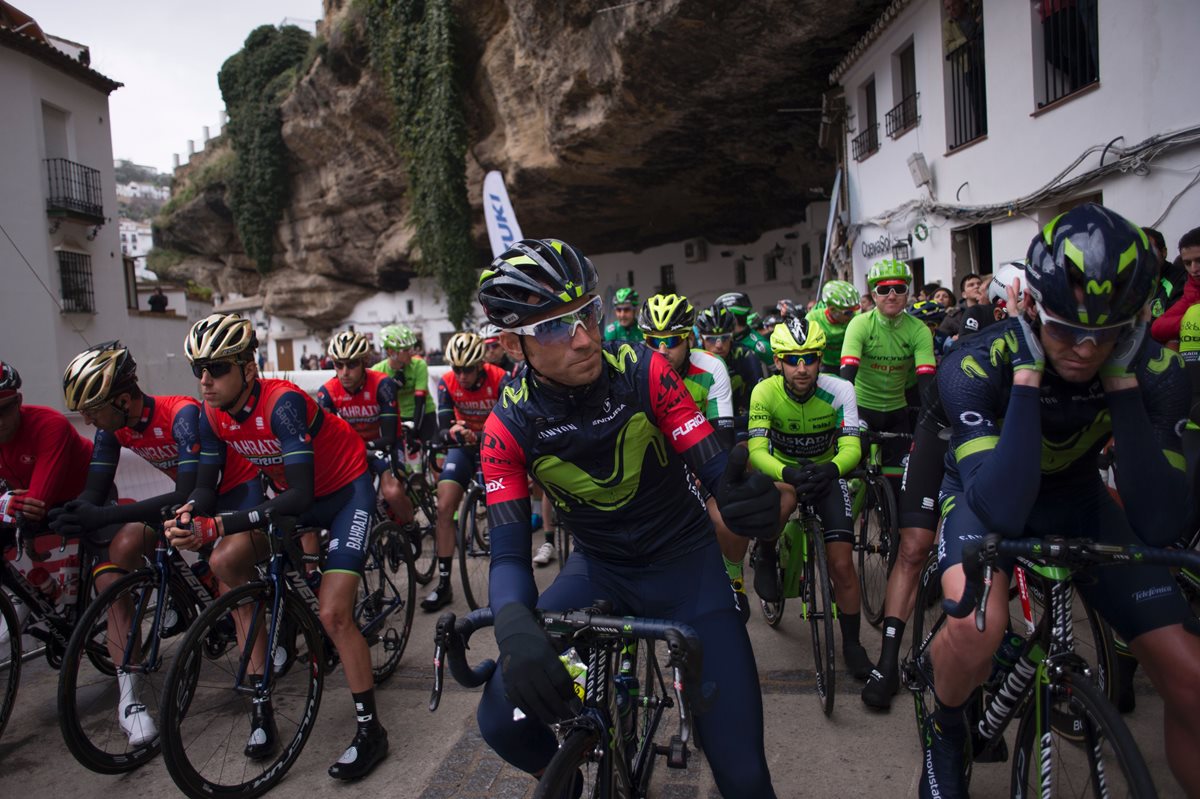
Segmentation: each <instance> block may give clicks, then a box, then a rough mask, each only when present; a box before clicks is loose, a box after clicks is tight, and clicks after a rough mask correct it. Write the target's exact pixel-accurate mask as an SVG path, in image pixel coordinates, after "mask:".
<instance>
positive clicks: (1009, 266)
mask: <svg viewBox="0 0 1200 799" xmlns="http://www.w3.org/2000/svg"><path fill="white" fill-rule="evenodd" d="M1013 278H1020V279H1021V291H1020V293H1019V294H1018V295H1017V302H1018V303H1021V302H1024V301H1025V262H1024V261H1009V262H1008V263H1004V264H1001V265H1000V267H999V268H998V269H997V270H996V273H995V274H993V275H992V282H991V283H989V284H988V301H989V302H990V303H991V304H992V307H994V308H1001V309H1004V310H1005V312H1006V313H1007V306H1008V287H1009V286H1011V285H1012V282H1013Z"/></svg>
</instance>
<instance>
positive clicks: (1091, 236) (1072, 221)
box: [1025, 203, 1158, 326]
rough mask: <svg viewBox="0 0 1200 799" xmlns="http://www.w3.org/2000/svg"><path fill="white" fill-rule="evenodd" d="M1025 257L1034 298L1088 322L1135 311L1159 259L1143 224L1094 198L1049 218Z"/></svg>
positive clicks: (1112, 320)
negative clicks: (1078, 293)
mask: <svg viewBox="0 0 1200 799" xmlns="http://www.w3.org/2000/svg"><path fill="white" fill-rule="evenodd" d="M1026 261H1027V263H1028V266H1027V267H1026V269H1025V275H1026V279H1027V280H1028V282H1029V292H1030V294H1032V295H1033V298H1034V299H1035V300H1037V301H1038V303H1039V304H1040V305H1041V306H1042V307H1043V308H1045V309H1046V310H1047V311H1050V312H1051V313H1053V314H1054V315H1055V316H1059V317H1061V318H1062V319H1064V320H1067V321H1070V322H1072V323H1075V324H1082V325H1087V326H1100V325H1115V324H1120V323H1121V322H1126V321H1128V320H1130V319H1132V318H1134V317H1135V316H1137V314H1138V312H1139V311H1140V310H1141V309H1142V306H1144V305H1145V304H1146V303H1147V302H1148V301H1149V299H1150V294H1151V293H1152V292H1153V290H1154V284H1155V281H1156V279H1157V277H1158V259H1157V258H1156V257H1155V255H1154V251H1153V249H1151V247H1150V240H1149V239H1148V238H1147V237H1146V234H1145V233H1143V232H1142V229H1141V228H1140V227H1138V226H1137V225H1135V224H1133V223H1132V222H1130V221H1129V220H1128V219H1125V218H1124V217H1123V216H1120V215H1119V214H1116V213H1114V212H1113V211H1110V210H1109V209H1108V208H1105V207H1104V206H1102V205H1096V204H1094V203H1085V204H1083V205H1079V206H1076V207H1075V208H1072V209H1071V210H1070V211H1067V212H1066V213H1065V214H1060V215H1058V216H1056V217H1054V219H1051V220H1050V222H1049V224H1047V225H1046V227H1045V228H1043V229H1042V232H1041V233H1039V234H1038V235H1037V236H1035V237H1034V239H1033V242H1032V243H1030V245H1029V254H1028V256H1027V258H1026ZM1076 287H1078V288H1079V289H1081V290H1082V292H1083V302H1082V304H1081V303H1080V301H1079V297H1078V296H1077V295H1076Z"/></svg>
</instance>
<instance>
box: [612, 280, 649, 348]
mask: <svg viewBox="0 0 1200 799" xmlns="http://www.w3.org/2000/svg"><path fill="white" fill-rule="evenodd" d="M637 304H638V293H637V292H636V291H635V290H634V289H631V288H621V289H617V293H616V294H614V295H613V315H614V316H616V317H617V319H616V321H614V322H609V323H608V327H606V328H604V340H605V341H641V340H642V331H641V329H640V328H639V327H638V326H637V323H636V313H637Z"/></svg>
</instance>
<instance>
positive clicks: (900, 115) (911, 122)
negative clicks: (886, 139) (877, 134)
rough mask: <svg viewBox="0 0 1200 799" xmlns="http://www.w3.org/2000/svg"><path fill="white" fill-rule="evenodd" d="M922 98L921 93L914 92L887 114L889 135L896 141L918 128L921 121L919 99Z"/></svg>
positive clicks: (885, 118)
mask: <svg viewBox="0 0 1200 799" xmlns="http://www.w3.org/2000/svg"><path fill="white" fill-rule="evenodd" d="M920 96H921V93H920V92H913V93H912V94H910V95H908V96H907V97H905V98H904V99H903V100H901V101H900V102H899V104H898V105H897V106H896V107H895V108H893V109H892V110H891V111H888V112H887V116H886V117H884V121H885V123H886V125H887V135H889V136H891V137H892V138H893V139H894V138H896V137H897V136H899V135H900V134H901V133H904V132H905V131H906V130H909V129H910V128H915V127H916V126H917V123H918V122H920V121H921V115H920V114H918V113H917V98H918V97H920Z"/></svg>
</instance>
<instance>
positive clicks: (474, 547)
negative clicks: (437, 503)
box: [458, 483, 492, 610]
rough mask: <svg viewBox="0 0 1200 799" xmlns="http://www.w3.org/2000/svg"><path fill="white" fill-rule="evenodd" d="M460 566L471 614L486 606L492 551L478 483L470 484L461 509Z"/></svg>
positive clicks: (459, 535) (459, 514)
mask: <svg viewBox="0 0 1200 799" xmlns="http://www.w3.org/2000/svg"><path fill="white" fill-rule="evenodd" d="M458 566H459V577H460V578H461V579H462V587H463V596H464V597H465V598H466V600H467V605H468V606H469V607H470V608H471V610H475V609H477V608H479V607H482V606H483V605H486V604H487V603H488V577H489V572H490V571H491V568H492V547H491V538H490V537H489V535H488V518H487V504H486V501H485V499H484V496H483V488H482V487H480V486H479V485H477V484H475V483H472V484H471V487H470V488H469V489H468V490H467V494H466V496H465V497H464V498H463V502H462V505H460V506H459V511H458Z"/></svg>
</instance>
